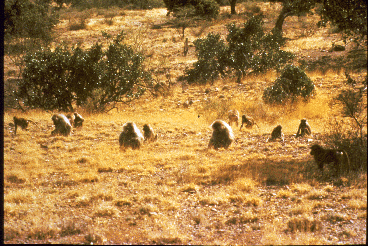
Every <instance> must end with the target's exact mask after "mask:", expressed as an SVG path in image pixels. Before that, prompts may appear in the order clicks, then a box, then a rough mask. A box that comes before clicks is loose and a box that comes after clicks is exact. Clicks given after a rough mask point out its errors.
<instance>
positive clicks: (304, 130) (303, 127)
mask: <svg viewBox="0 0 368 246" xmlns="http://www.w3.org/2000/svg"><path fill="white" fill-rule="evenodd" d="M311 133H312V130H311V127H310V125H309V124H308V122H307V119H301V120H300V124H299V128H298V132H297V133H296V137H300V136H301V137H304V135H305V134H307V135H311Z"/></svg>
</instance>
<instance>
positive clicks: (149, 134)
mask: <svg viewBox="0 0 368 246" xmlns="http://www.w3.org/2000/svg"><path fill="white" fill-rule="evenodd" d="M143 134H144V141H147V142H153V141H156V140H157V134H155V132H154V131H153V128H152V127H151V126H150V125H149V124H144V126H143Z"/></svg>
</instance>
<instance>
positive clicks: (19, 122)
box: [13, 116, 33, 135]
mask: <svg viewBox="0 0 368 246" xmlns="http://www.w3.org/2000/svg"><path fill="white" fill-rule="evenodd" d="M13 121H14V127H15V130H14V134H15V135H17V129H18V126H20V127H21V128H22V130H23V131H28V129H27V127H28V124H29V122H32V123H33V121H31V120H26V119H24V118H18V117H16V116H14V117H13Z"/></svg>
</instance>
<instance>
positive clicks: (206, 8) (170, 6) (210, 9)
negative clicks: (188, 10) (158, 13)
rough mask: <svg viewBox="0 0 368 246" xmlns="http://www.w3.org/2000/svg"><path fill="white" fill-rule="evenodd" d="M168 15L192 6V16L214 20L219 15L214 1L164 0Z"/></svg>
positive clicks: (218, 8) (218, 9) (218, 7)
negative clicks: (193, 9)
mask: <svg viewBox="0 0 368 246" xmlns="http://www.w3.org/2000/svg"><path fill="white" fill-rule="evenodd" d="M164 3H165V5H166V8H167V11H168V14H170V12H174V13H176V12H178V11H180V9H181V8H183V7H189V6H193V7H194V8H195V11H194V13H193V15H194V16H202V17H209V18H216V17H217V16H218V14H219V13H220V6H219V5H218V4H217V2H216V1H215V0H184V1H183V0H164Z"/></svg>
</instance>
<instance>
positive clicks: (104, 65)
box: [16, 33, 151, 111]
mask: <svg viewBox="0 0 368 246" xmlns="http://www.w3.org/2000/svg"><path fill="white" fill-rule="evenodd" d="M122 40H123V33H121V34H119V35H118V36H117V37H116V38H115V39H114V40H113V42H111V43H110V44H109V46H108V48H107V50H106V51H102V44H98V43H97V44H95V45H94V46H93V47H92V48H90V49H89V50H86V51H84V50H82V49H81V48H80V47H76V48H72V49H69V48H68V47H67V46H65V45H60V46H59V47H57V48H56V49H55V50H54V51H51V50H50V49H44V50H41V51H39V52H36V53H30V54H27V55H26V56H25V59H24V62H25V69H24V72H23V79H22V80H21V81H20V82H19V84H18V90H17V92H16V96H17V97H18V99H22V100H24V104H25V105H26V106H29V107H33V108H42V109H46V110H54V109H59V110H63V111H72V110H73V106H72V105H73V104H74V103H76V104H77V105H78V106H79V105H83V104H85V103H88V102H89V103H90V105H91V104H92V110H93V111H105V110H108V109H111V106H112V105H114V103H116V102H124V101H127V100H133V99H134V98H137V97H139V96H140V95H142V94H143V93H144V91H145V88H146V86H148V85H150V84H151V76H150V74H149V73H148V72H146V71H145V69H144V67H143V60H144V57H143V55H142V54H140V53H137V52H135V51H134V50H133V49H132V48H131V47H130V46H128V45H126V44H122ZM109 107H110V108H109Z"/></svg>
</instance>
